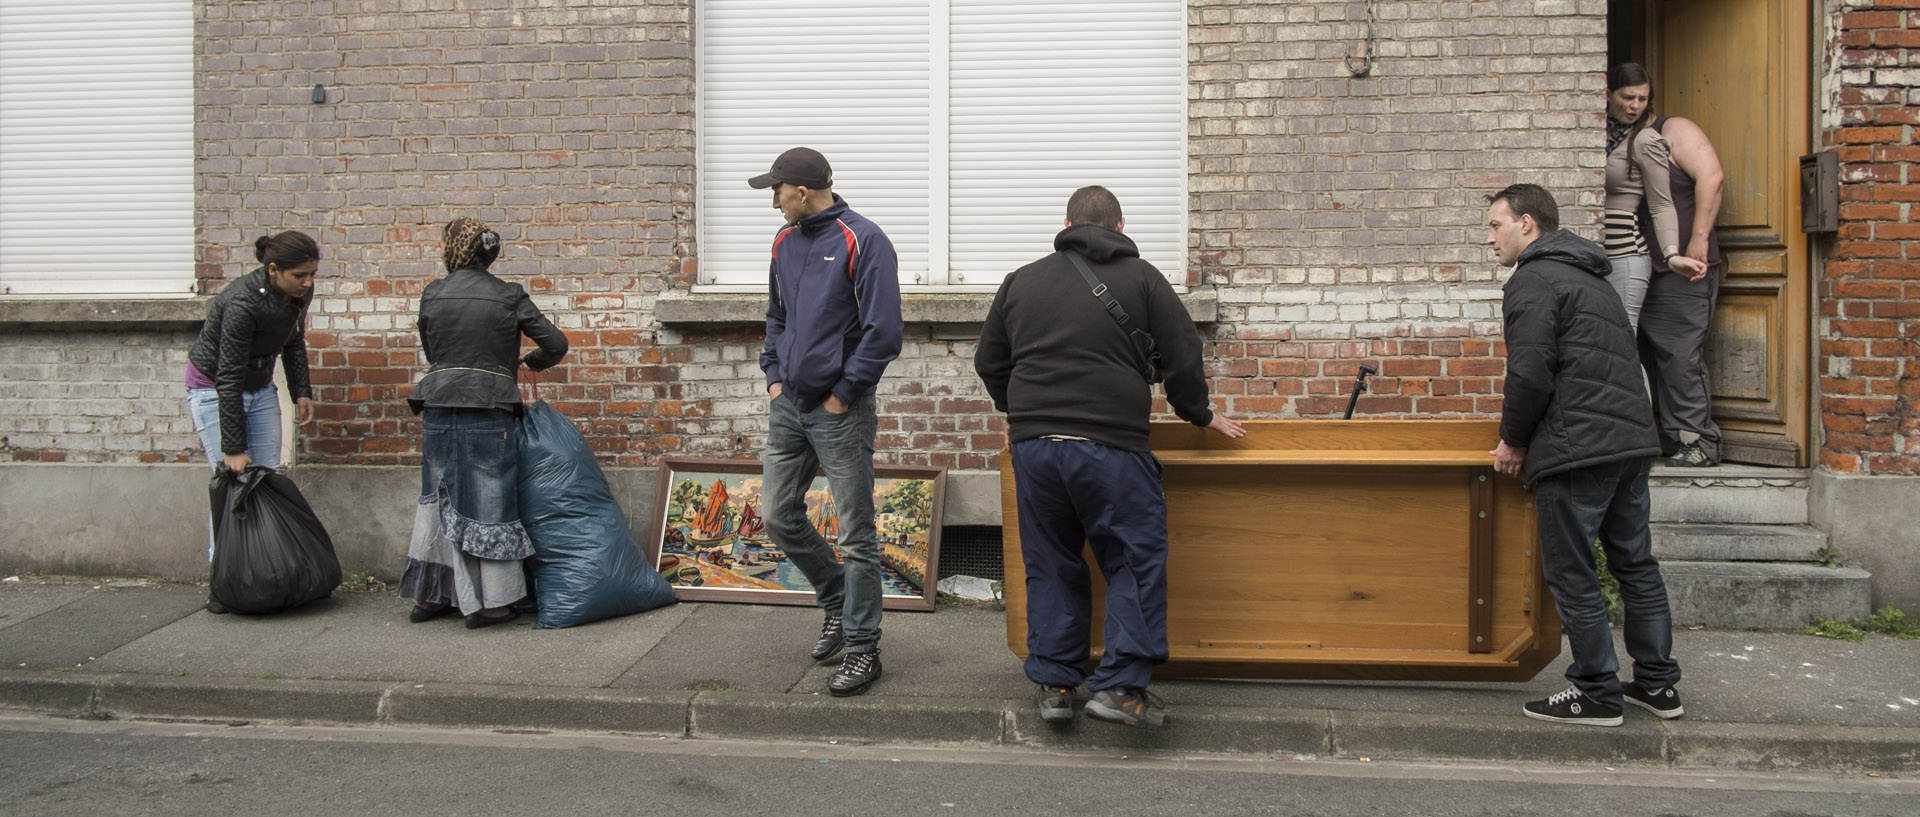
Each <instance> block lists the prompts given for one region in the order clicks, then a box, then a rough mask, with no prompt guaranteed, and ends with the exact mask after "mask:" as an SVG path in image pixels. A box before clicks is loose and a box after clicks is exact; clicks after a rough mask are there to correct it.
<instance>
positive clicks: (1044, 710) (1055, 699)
mask: <svg viewBox="0 0 1920 817" xmlns="http://www.w3.org/2000/svg"><path fill="white" fill-rule="evenodd" d="M1033 700H1034V702H1035V703H1037V704H1039V706H1040V719H1041V720H1043V721H1046V722H1047V723H1063V722H1066V721H1070V720H1073V687H1057V686H1050V685H1048V684H1041V685H1040V686H1039V688H1038V689H1037V690H1035V691H1034V694H1033Z"/></svg>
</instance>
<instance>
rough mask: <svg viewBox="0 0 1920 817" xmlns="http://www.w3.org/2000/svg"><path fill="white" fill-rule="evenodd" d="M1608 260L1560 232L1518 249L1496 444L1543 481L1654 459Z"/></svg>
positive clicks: (1506, 309)
mask: <svg viewBox="0 0 1920 817" xmlns="http://www.w3.org/2000/svg"><path fill="white" fill-rule="evenodd" d="M1608 272H1609V268H1608V265H1607V254H1606V252H1605V251H1603V250H1601V249H1600V246H1599V245H1597V244H1595V243H1593V242H1591V241H1588V240H1586V239H1584V238H1581V237H1579V236H1577V235H1574V234H1572V233H1569V232H1566V231H1564V230H1556V231H1554V232H1551V233H1547V234H1545V235H1542V236H1541V237H1539V238H1538V239H1535V240H1534V242H1533V243H1532V244H1530V245H1528V246H1527V248H1526V249H1525V250H1522V251H1521V252H1520V262H1519V264H1518V269H1516V270H1514V273H1513V277H1511V278H1509V279H1507V284H1506V287H1505V296H1506V297H1505V300H1504V302H1503V305H1502V312H1503V313H1504V314H1505V316H1506V340H1507V387H1506V399H1505V400H1504V401H1503V404H1502V407H1501V410H1500V439H1502V440H1505V441H1506V443H1507V445H1510V446H1517V447H1523V448H1526V449H1527V460H1526V465H1525V466H1524V467H1523V468H1522V476H1523V477H1524V478H1525V479H1526V481H1527V484H1529V485H1531V484H1533V483H1534V482H1536V481H1538V480H1539V479H1540V478H1542V477H1549V476H1553V475H1554V474H1558V473H1561V472H1564V471H1570V470H1573V469H1575V468H1586V467H1590V466H1594V465H1602V464H1605V463H1609V462H1615V461H1618V460H1624V459H1628V458H1631V457H1650V456H1653V455H1655V454H1658V453H1660V439H1659V436H1658V435H1657V434H1656V433H1655V432H1654V428H1653V410H1652V408H1651V406H1650V405H1649V404H1648V402H1647V390H1646V387H1645V385H1643V383H1642V382H1641V375H1640V357H1639V355H1638V353H1637V352H1636V350H1635V347H1634V339H1633V330H1632V329H1630V328H1629V327H1628V324H1627V308H1626V307H1625V306H1623V305H1621V303H1620V295H1619V294H1618V293H1616V292H1615V291H1614V289H1613V287H1612V286H1611V285H1609V284H1608V283H1607V281H1606V275H1607V273H1608Z"/></svg>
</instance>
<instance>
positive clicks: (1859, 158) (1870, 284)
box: [1818, 0, 1920, 474]
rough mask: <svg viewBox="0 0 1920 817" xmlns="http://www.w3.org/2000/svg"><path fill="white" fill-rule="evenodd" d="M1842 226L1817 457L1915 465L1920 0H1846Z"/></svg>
mask: <svg viewBox="0 0 1920 817" xmlns="http://www.w3.org/2000/svg"><path fill="white" fill-rule="evenodd" d="M1830 11H1831V13H1832V19H1831V20H1829V28H1830V30H1831V31H1832V32H1834V33H1835V34H1836V36H1837V42H1836V43H1835V44H1834V45H1835V46H1836V48H1835V50H1834V53H1833V55H1832V60H1833V63H1832V65H1830V66H1829V68H1830V70H1832V71H1833V72H1835V73H1837V74H1838V81H1837V83H1834V85H1833V87H1834V88H1836V91H1835V92H1834V93H1835V98H1834V99H1833V100H1832V102H1833V103H1834V108H1835V109H1836V110H1837V111H1838V113H1839V122H1838V123H1837V124H1838V126H1837V127H1832V128H1830V129H1828V130H1827V131H1826V132H1825V133H1824V134H1823V140H1824V143H1825V146H1826V147H1828V148H1830V149H1832V150H1834V151H1835V152H1836V153H1837V154H1838V155H1839V159H1840V233H1839V235H1838V236H1836V238H1835V241H1834V242H1833V243H1832V245H1831V247H1830V252H1829V254H1828V257H1827V260H1826V262H1825V264H1824V270H1823V274H1822V276H1821V279H1820V281H1819V284H1818V286H1819V297H1820V316H1819V336H1818V342H1819V353H1818V362H1819V367H1820V386H1819V388H1820V391H1819V400H1820V409H1821V411H1820V414H1821V421H1822V423H1823V426H1824V432H1825V434H1824V439H1823V441H1822V448H1821V452H1820V464H1821V465H1823V466H1826V467H1828V468H1831V469H1833V470H1835V471H1840V472H1846V473H1867V474H1920V343H1916V341H1920V320H1917V319H1920V225H1916V224H1915V223H1914V222H1915V216H1916V215H1920V210H1917V208H1916V207H1915V202H1920V145H1916V144H1915V134H1916V128H1915V125H1916V124H1920V0H1841V1H1840V2H1836V3H1834V4H1832V6H1831V9H1830Z"/></svg>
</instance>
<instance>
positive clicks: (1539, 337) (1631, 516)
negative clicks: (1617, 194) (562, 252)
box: [1487, 184, 1684, 726]
mask: <svg viewBox="0 0 1920 817" xmlns="http://www.w3.org/2000/svg"><path fill="white" fill-rule="evenodd" d="M1489 201H1490V202H1491V203H1490V205H1489V206H1488V208H1487V243H1488V244H1489V245H1491V246H1492V247H1493V249H1494V252H1495V253H1496V254H1497V255H1498V256H1499V258H1500V263H1501V264H1502V265H1503V266H1510V265H1516V264H1517V265H1518V269H1516V270H1515V271H1514V273H1513V276H1512V277H1510V278H1508V279H1507V283H1506V287H1505V298H1504V300H1503V302H1502V311H1503V313H1504V315H1505V318H1506V342H1507V380H1506V396H1505V401H1504V404H1503V406H1502V408H1501V411H1500V444H1499V446H1498V447H1496V448H1495V449H1494V450H1493V452H1492V453H1493V457H1494V469H1495V470H1497V471H1499V472H1500V473H1502V474H1507V475H1510V476H1519V477H1523V478H1524V479H1525V480H1526V481H1527V483H1528V484H1529V485H1532V486H1533V487H1534V499H1535V505H1536V506H1537V507H1538V509H1539V511H1538V516H1539V526H1540V558H1541V566H1542V568H1543V571H1544V573H1545V575H1546V581H1547V586H1548V588H1550V589H1551V590H1552V591H1553V597H1554V601H1555V603H1556V605H1557V607H1558V609H1559V611H1560V621H1561V624H1562V626H1563V627H1564V629H1565V631H1566V635H1567V642H1568V648H1569V651H1570V652H1571V653H1572V657H1573V664H1572V666H1570V667H1568V668H1567V680H1568V681H1571V682H1573V686H1571V687H1569V688H1568V689H1567V690H1566V691H1565V692H1561V693H1559V694H1556V695H1553V696H1550V697H1548V698H1546V699H1544V700H1539V701H1532V702H1530V703H1528V704H1527V705H1526V706H1525V707H1524V711H1525V713H1526V715H1527V717H1529V718H1534V719H1537V720H1544V721H1554V722H1558V723H1577V724H1586V725H1592V726H1619V725H1620V724H1621V722H1622V719H1621V707H1622V705H1623V701H1624V702H1632V703H1634V704H1636V705H1638V706H1641V707H1643V708H1645V709H1647V710H1649V711H1651V712H1652V713H1653V714H1655V715H1657V716H1659V717H1662V718H1677V717H1680V715H1681V714H1682V712H1683V711H1684V710H1682V708H1681V706H1680V696H1679V694H1678V693H1676V692H1675V691H1674V689H1673V685H1674V682H1676V681H1678V680H1680V667H1679V665H1678V664H1676V663H1674V660H1673V618H1672V614H1671V613H1670V612H1669V610H1668V607H1667V588H1666V583H1665V582H1664V581H1663V580H1662V579H1661V577H1660V564H1659V562H1657V561H1655V560H1654V558H1653V543H1652V538H1651V536H1650V534H1649V531H1648V525H1647V522H1648V509H1649V503H1648V498H1647V472H1648V469H1649V468H1650V467H1651V466H1652V464H1653V457H1654V456H1656V455H1658V454H1659V453H1660V440H1659V437H1658V436H1657V435H1656V434H1655V432H1654V428H1653V412H1652V410H1651V409H1650V408H1649V406H1648V403H1647V393H1646V389H1645V387H1644V386H1643V385H1642V383H1641V379H1640V367H1639V359H1638V356H1637V354H1636V350H1635V347H1634V338H1633V330H1632V329H1630V328H1629V326H1628V323H1627V311H1626V307H1624V306H1622V305H1621V303H1620V297H1619V296H1618V295H1617V294H1615V293H1614V290H1613V288H1612V287H1611V286H1609V285H1608V284H1607V282H1606V275H1607V273H1608V271H1609V267H1608V264H1607V255H1606V252H1605V251H1603V250H1601V249H1600V247H1599V246H1598V245H1596V244H1594V243H1593V242H1591V241H1588V240H1586V239H1584V238H1581V237H1579V236H1576V235H1573V234H1571V233H1566V232H1561V231H1560V211H1559V207H1558V206H1556V205H1555V204H1554V201H1553V195H1552V194H1551V193H1548V192H1547V191H1546V190H1545V189H1543V188H1541V187H1539V186H1538V185H1531V184H1516V185H1512V186H1510V187H1508V188H1506V189H1505V190H1502V191H1500V192H1498V193H1495V194H1494V195H1492V196H1490V197H1489ZM1596 537H1598V538H1599V540H1600V544H1601V547H1602V548H1604V550H1605V551H1606V556H1607V567H1608V569H1610V570H1611V571H1612V572H1613V576H1614V579H1615V580H1616V581H1617V582H1618V583H1619V585H1620V600H1621V602H1622V603H1623V605H1624V606H1625V608H1626V616H1625V623H1624V625H1623V629H1624V630H1625V634H1626V642H1627V653H1628V654H1629V655H1631V656H1633V681H1632V682H1630V683H1627V684H1624V685H1623V684H1621V683H1620V679H1619V677H1618V673H1619V670H1620V665H1619V659H1618V658H1617V657H1616V656H1615V655H1614V652H1613V633H1612V630H1611V629H1610V628H1609V627H1608V625H1607V605H1606V601H1605V600H1604V599H1603V598H1602V596H1601V594H1600V577H1599V573H1598V572H1597V570H1596V569H1595V567H1594V559H1593V551H1592V543H1593V541H1594V539H1595V538H1596Z"/></svg>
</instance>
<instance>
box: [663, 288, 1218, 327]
mask: <svg viewBox="0 0 1920 817" xmlns="http://www.w3.org/2000/svg"><path fill="white" fill-rule="evenodd" d="M1088 297H1092V296H1088ZM1180 303H1181V304H1183V305H1184V306H1186V308H1187V314H1188V315H1190V316H1192V317H1193V322H1194V323H1198V324H1209V323H1214V322H1216V321H1218V320H1219V316H1220V296H1219V294H1218V293H1216V292H1215V291H1214V290H1213V289H1211V288H1205V289H1198V288H1197V289H1190V290H1187V291H1186V292H1184V293H1181V295H1180ZM992 305H993V293H991V292H965V293H943V294H937V295H935V294H913V293H908V294H903V295H901V296H900V317H901V319H902V320H903V321H904V322H906V323H909V324H978V323H980V322H982V321H985V320H986V318H987V309H988V308H989V307H991V306H992ZM653 315H654V318H655V319H656V320H658V321H660V323H661V324H663V325H665V326H694V327H700V326H748V325H751V326H760V325H764V324H765V323H766V322H767V296H766V295H764V294H759V293H697V294H696V293H690V292H685V291H676V292H668V293H664V294H662V295H661V296H660V299H659V300H658V301H655V302H654V307H653Z"/></svg>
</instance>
